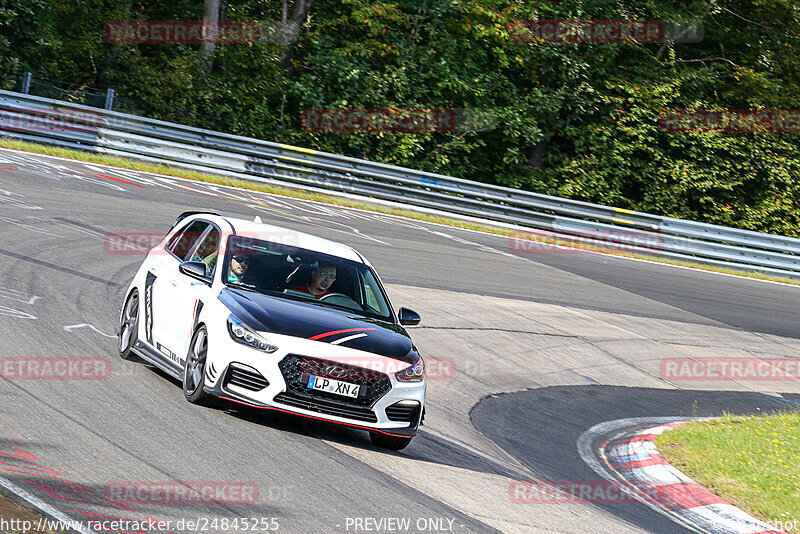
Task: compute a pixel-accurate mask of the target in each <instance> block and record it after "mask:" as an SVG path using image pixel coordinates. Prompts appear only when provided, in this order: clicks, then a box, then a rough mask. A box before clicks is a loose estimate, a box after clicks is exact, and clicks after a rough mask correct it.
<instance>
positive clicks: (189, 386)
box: [183, 326, 212, 406]
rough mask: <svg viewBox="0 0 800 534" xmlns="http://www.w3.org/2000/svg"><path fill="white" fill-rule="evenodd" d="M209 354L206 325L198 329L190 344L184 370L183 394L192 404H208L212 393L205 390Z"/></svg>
mask: <svg viewBox="0 0 800 534" xmlns="http://www.w3.org/2000/svg"><path fill="white" fill-rule="evenodd" d="M207 354H208V332H207V331H206V327H205V326H201V327H200V328H198V329H197V331H196V332H195V333H194V336H192V342H191V343H190V344H189V353H188V354H187V355H186V367H185V368H184V371H183V396H184V397H186V400H188V401H189V402H191V403H192V404H200V405H204V406H206V405H208V404H209V403H210V402H211V400H212V398H211V395H209V394H208V393H206V392H205V391H203V386H204V385H205V382H206V380H205V375H206V355H207Z"/></svg>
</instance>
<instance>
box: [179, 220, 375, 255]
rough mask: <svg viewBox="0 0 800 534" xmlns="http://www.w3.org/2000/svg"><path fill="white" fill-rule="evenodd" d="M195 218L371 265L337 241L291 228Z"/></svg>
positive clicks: (260, 237)
mask: <svg viewBox="0 0 800 534" xmlns="http://www.w3.org/2000/svg"><path fill="white" fill-rule="evenodd" d="M193 217H198V218H203V219H208V220H211V221H215V222H217V224H220V220H223V221H226V222H228V223H229V224H230V225H231V226H232V227H233V229H234V232H236V234H237V235H244V236H247V237H252V238H254V239H261V240H264V241H272V242H276V243H282V244H285V245H290V246H294V247H299V248H303V249H306V250H311V251H313V252H319V253H322V254H327V255H329V256H336V257H339V258H344V259H347V260H350V261H355V262H357V263H367V264H368V265H369V263H368V262H366V260H365V259H364V258H363V257H362V256H361V254H359V253H358V252H356V251H355V250H354V249H353V248H351V247H349V246H347V245H344V244H342V243H337V242H336V241H330V240H328V239H324V238H322V237H317V236H315V235H311V234H306V233H304V232H298V231H297V230H292V229H290V228H284V227H282V226H274V225H271V224H266V223H261V222H255V221H252V220H248V219H238V218H234V217H223V216H220V215H216V214H210V213H204V214H196V215H193ZM223 231H224V229H223Z"/></svg>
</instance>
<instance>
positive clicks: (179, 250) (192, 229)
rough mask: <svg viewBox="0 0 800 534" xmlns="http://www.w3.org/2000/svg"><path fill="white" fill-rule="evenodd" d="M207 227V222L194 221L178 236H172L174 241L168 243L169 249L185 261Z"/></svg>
mask: <svg viewBox="0 0 800 534" xmlns="http://www.w3.org/2000/svg"><path fill="white" fill-rule="evenodd" d="M206 228H208V223H207V222H203V221H195V222H193V223H192V224H190V225H189V226H188V227H187V228H186V229H185V230H184V231H183V232H181V233H180V235H179V236H177V238H176V237H173V238H172V241H170V243H169V244H168V245H167V250H169V251H170V252H172V253H173V254H175V255H176V256H177V257H178V259H180V260H181V261H184V260H185V259H186V256H187V255H188V254H189V251H190V250H192V248H193V247H194V244H195V242H196V241H197V239H198V238H199V237H200V236H201V235H203V232H204V231H205V229H206Z"/></svg>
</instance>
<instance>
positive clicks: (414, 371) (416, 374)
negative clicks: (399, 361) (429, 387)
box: [394, 357, 425, 382]
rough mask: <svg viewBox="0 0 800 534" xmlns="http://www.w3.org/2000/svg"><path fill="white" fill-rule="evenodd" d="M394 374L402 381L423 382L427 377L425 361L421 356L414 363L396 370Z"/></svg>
mask: <svg viewBox="0 0 800 534" xmlns="http://www.w3.org/2000/svg"><path fill="white" fill-rule="evenodd" d="M394 376H395V377H396V378H397V379H398V380H399V381H400V382H422V379H423V378H425V361H424V360H423V359H422V358H421V357H420V359H419V360H417V362H416V363H415V364H414V365H412V366H411V367H409V368H408V369H403V370H402V371H398V372H396V373H395V374H394Z"/></svg>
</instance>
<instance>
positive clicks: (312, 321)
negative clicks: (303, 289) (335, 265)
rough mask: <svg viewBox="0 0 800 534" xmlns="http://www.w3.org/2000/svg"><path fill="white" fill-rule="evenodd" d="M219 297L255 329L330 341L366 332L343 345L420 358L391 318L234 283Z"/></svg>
mask: <svg viewBox="0 0 800 534" xmlns="http://www.w3.org/2000/svg"><path fill="white" fill-rule="evenodd" d="M219 300H220V301H222V303H223V304H225V306H226V307H227V308H228V309H229V310H231V312H233V314H234V315H236V317H238V318H239V319H241V320H242V322H244V323H245V324H246V325H248V326H249V327H251V328H253V329H255V330H261V331H265V332H274V333H276V334H283V335H287V336H294V337H302V338H306V339H314V340H315V341H322V342H327V343H330V342H333V341H336V340H338V339H342V338H345V337H348V336H353V335H356V334H360V333H364V334H366V336H363V337H358V338H355V339H351V340H348V341H345V342H344V343H342V346H343V347H348V348H351V349H357V350H363V351H366V352H371V353H373V354H380V355H381V356H387V357H389V358H394V359H396V360H400V361H403V362H407V363H415V362H416V361H417V359H418V358H419V355H418V353H417V351H416V349H415V348H414V346H413V344H412V343H411V338H410V337H409V336H408V334H407V333H406V331H405V329H403V327H401V326H399V325H396V324H393V323H390V322H386V321H380V320H377V319H370V318H368V317H362V316H360V315H356V314H354V313H351V312H348V311H346V310H340V309H337V308H332V307H329V306H322V305H319V304H312V303H308V302H302V301H296V300H291V299H288V298H282V297H274V296H270V295H264V294H262V293H257V292H255V291H247V290H244V289H236V288H232V287H226V288H224V289H223V290H222V292H221V293H220V294H219Z"/></svg>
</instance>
